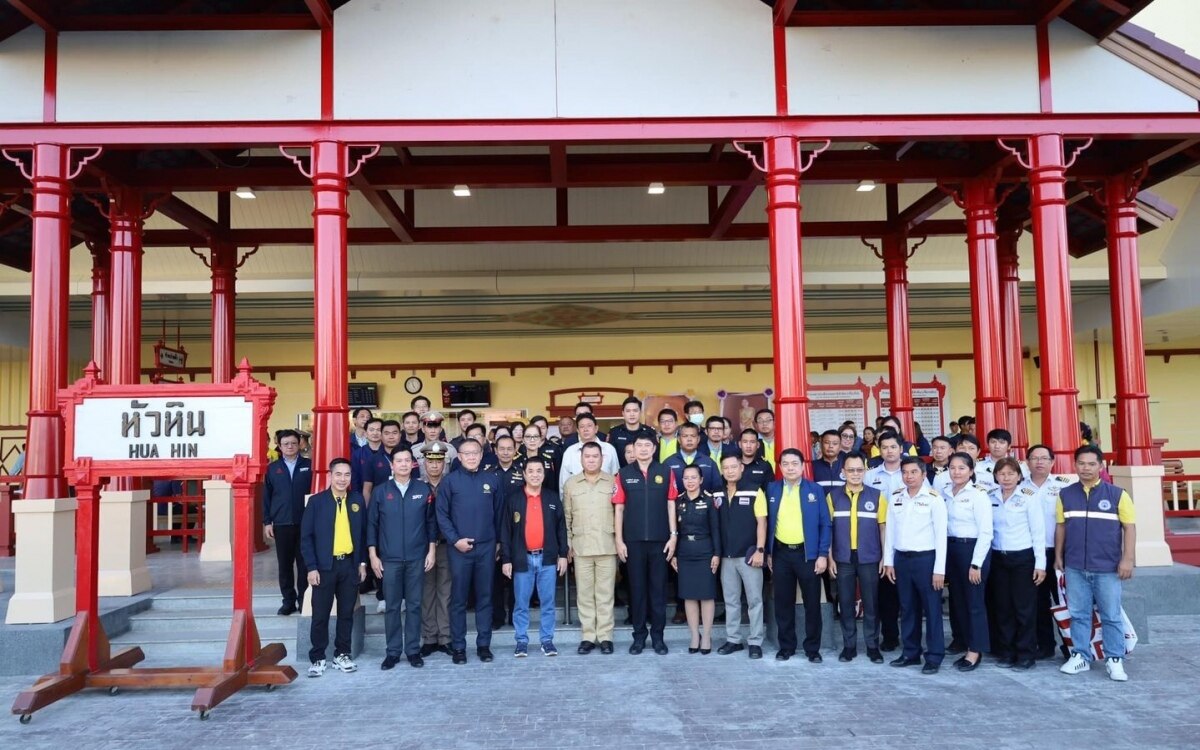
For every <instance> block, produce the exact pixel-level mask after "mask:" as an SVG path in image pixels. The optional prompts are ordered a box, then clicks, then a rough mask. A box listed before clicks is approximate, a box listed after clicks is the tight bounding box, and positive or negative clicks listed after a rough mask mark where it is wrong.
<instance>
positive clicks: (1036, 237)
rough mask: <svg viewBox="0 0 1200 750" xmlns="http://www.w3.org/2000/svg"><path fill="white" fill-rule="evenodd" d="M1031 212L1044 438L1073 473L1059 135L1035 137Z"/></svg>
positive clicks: (1058, 465)
mask: <svg viewBox="0 0 1200 750" xmlns="http://www.w3.org/2000/svg"><path fill="white" fill-rule="evenodd" d="M1027 166H1028V167H1029V191H1030V213H1031V214H1032V218H1033V250H1034V252H1033V264H1034V273H1035V274H1036V280H1037V287H1036V288H1037V306H1038V351H1039V354H1040V356H1041V360H1042V365H1041V378H1042V387H1041V398H1042V442H1043V443H1045V444H1046V445H1049V446H1050V448H1051V449H1052V450H1053V451H1054V454H1055V458H1054V470H1055V471H1058V472H1062V473H1069V472H1070V471H1071V469H1072V466H1073V464H1074V460H1075V459H1074V457H1073V454H1074V452H1075V449H1076V448H1078V447H1079V389H1078V388H1076V387H1075V341H1074V335H1073V327H1072V326H1073V320H1072V314H1071V274H1070V268H1069V265H1068V262H1067V198H1066V189H1065V185H1066V181H1067V178H1066V173H1067V167H1068V166H1069V165H1068V164H1067V161H1066V159H1065V158H1064V154H1063V139H1062V136H1061V135H1059V134H1057V133H1047V134H1043V135H1036V136H1033V137H1031V138H1030V139H1029V163H1028V165H1027Z"/></svg>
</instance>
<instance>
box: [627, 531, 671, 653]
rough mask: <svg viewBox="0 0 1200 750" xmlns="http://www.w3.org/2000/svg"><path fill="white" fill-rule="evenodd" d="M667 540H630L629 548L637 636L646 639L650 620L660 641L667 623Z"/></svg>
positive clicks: (632, 611)
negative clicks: (665, 553) (664, 549)
mask: <svg viewBox="0 0 1200 750" xmlns="http://www.w3.org/2000/svg"><path fill="white" fill-rule="evenodd" d="M666 544H667V543H666V542H665V541H664V542H659V541H654V542H626V543H625V546H626V548H627V549H628V551H629V556H628V558H627V560H626V567H627V568H628V570H629V614H630V616H631V617H632V618H633V639H634V640H635V641H642V642H645V640H646V633H647V627H646V624H647V621H649V626H650V627H649V634H650V638H651V639H652V640H653V641H654V642H655V643H657V642H658V641H661V640H662V638H663V628H665V627H666V626H667V568H668V565H667V558H666V555H664V554H663V547H665V546H666Z"/></svg>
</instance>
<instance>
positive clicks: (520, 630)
mask: <svg viewBox="0 0 1200 750" xmlns="http://www.w3.org/2000/svg"><path fill="white" fill-rule="evenodd" d="M526 560H527V565H526V568H525V571H524V572H521V573H517V572H514V573H513V595H514V596H515V598H516V600H517V601H516V604H514V605H513V630H515V631H516V640H517V643H525V644H528V643H529V598H530V597H531V596H532V595H533V587H534V586H535V585H536V586H537V592H538V601H539V602H540V604H541V610H542V622H541V632H539V633H538V637H539V638H540V639H541V642H542V643H545V642H546V641H552V640H554V616H555V609H554V583H555V579H556V578H557V577H558V570H557V568H555V563H556V562H557V560H555V561H554V562H551V563H548V564H546V565H543V564H542V553H540V552H539V553H537V554H536V555H534V554H530V555H528V556H527V557H526Z"/></svg>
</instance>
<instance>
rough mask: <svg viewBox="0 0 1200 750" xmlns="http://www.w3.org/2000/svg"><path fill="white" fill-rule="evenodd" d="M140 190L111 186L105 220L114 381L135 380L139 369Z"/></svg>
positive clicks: (142, 212) (109, 374)
mask: <svg viewBox="0 0 1200 750" xmlns="http://www.w3.org/2000/svg"><path fill="white" fill-rule="evenodd" d="M145 216H146V213H145V209H144V206H143V204H142V194H141V193H140V192H138V191H137V190H132V189H129V188H115V189H114V190H113V191H112V192H111V194H110V195H109V204H108V222H109V230H110V242H109V244H110V247H111V255H112V260H111V265H112V286H111V294H112V302H111V309H112V320H111V325H112V336H111V338H110V339H109V342H110V345H109V359H108V362H109V369H108V372H106V373H105V374H104V379H105V380H106V381H108V382H109V383H112V384H114V385H125V384H131V383H137V382H139V381H140V380H141V376H142V375H141V372H142V226H143V222H144V221H145Z"/></svg>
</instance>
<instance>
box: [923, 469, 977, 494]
mask: <svg viewBox="0 0 1200 750" xmlns="http://www.w3.org/2000/svg"><path fill="white" fill-rule="evenodd" d="M953 486H954V482H952V481H951V480H950V470H949V469H947V470H946V471H943V472H942V473H941V474H938V475H937V476H935V477H934V478H933V489H934V491H935V492H937V493H938V494H939V495H945V494H946V493H947V492H949V491H950V488H951V487H953ZM984 494H985V495H986V494H987V493H986V492H985V493H984Z"/></svg>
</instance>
